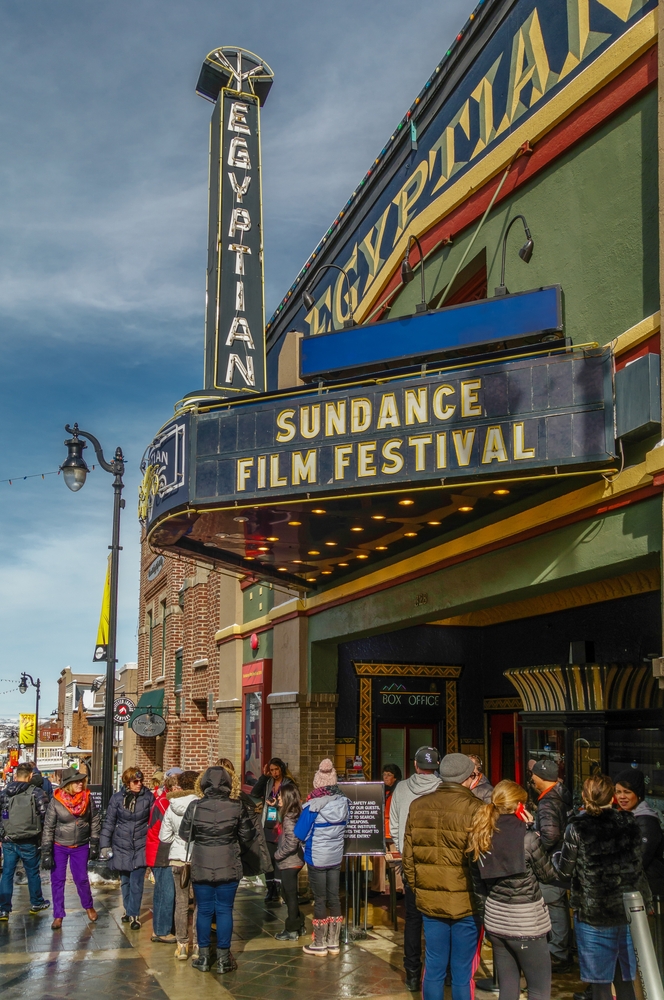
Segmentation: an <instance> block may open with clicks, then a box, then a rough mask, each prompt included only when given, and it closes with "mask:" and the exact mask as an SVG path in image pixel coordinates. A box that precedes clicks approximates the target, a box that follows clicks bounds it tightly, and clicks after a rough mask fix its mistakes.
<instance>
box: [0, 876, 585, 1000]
mask: <svg viewBox="0 0 664 1000" xmlns="http://www.w3.org/2000/svg"><path fill="white" fill-rule="evenodd" d="M44 889H45V895H46V897H47V898H49V897H50V893H49V887H48V885H47V884H46V880H44ZM263 894H264V890H263V888H262V887H261V886H260V885H256V886H246V887H245V886H242V887H241V888H240V890H239V892H238V896H237V901H236V906H235V927H234V941H233V953H234V954H235V956H236V958H237V961H238V969H237V971H236V972H233V973H231V974H229V975H225V976H223V977H218V976H216V975H214V974H212V973H208V974H205V975H204V974H202V973H200V972H197V971H196V970H195V969H192V968H191V964H190V962H178V961H176V959H175V957H174V950H175V949H174V946H173V945H167V944H157V943H152V942H151V941H150V937H151V934H152V914H151V909H150V904H151V897H152V885H151V884H150V882H149V881H146V883H145V894H144V897H143V912H142V914H141V921H142V927H141V930H140V931H132V930H130V929H129V926H128V925H127V924H122V923H121V922H120V917H121V916H122V912H123V911H122V905H121V899H120V892H119V889H118V888H117V887H116V886H105V885H101V886H95V887H93V895H94V898H95V907H96V909H97V911H98V913H99V920H98V921H97V922H96V923H95V924H91V923H89V922H88V920H87V917H86V914H85V912H84V911H82V910H81V909H80V904H79V901H78V897H77V895H76V891H75V889H74V886H73V885H72V884H68V885H67V893H66V906H67V911H68V915H67V917H66V918H65V920H64V922H63V927H62V930H61V931H52V930H51V920H52V919H53V915H52V912H51V910H50V909H49V910H46V911H44V912H42V913H40V914H38V915H35V916H31V915H30V914H29V913H28V907H29V899H28V893H27V888H26V887H24V886H18V887H17V888H16V890H15V893H14V911H13V912H12V914H11V916H10V919H9V922H8V923H5V922H2V923H0V996H1V997H2V1000H19V998H20V1000H25V998H30V1000H91V998H92V1000H102V998H103V1000H129V998H134V997H139V996H140V997H141V998H142V1000H192V997H195V998H196V1000H222V997H227V998H229V997H237V998H238V1000H243V998H246V1000H249V998H252V1000H253V998H256V1000H263V998H265V1000H268V998H269V1000H301V998H302V997H303V996H305V997H306V996H311V997H315V998H317V1000H318V998H320V1000H326V998H328V997H329V998H332V997H339V998H348V1000H350V998H355V997H372V998H374V1000H379V998H381V997H385V998H388V997H389V998H390V1000H407V998H412V997H414V996H415V998H417V996H418V995H417V994H415V995H414V994H412V993H409V992H407V991H406V989H405V985H404V974H403V969H402V963H401V948H402V941H403V934H402V929H403V922H402V920H401V918H400V919H399V921H398V923H399V928H400V930H398V931H394V929H393V927H392V925H391V923H390V921H389V918H388V904H387V898H386V897H376V898H375V899H374V900H373V903H372V904H370V907H369V923H370V924H373V928H372V930H370V931H369V933H368V935H367V937H366V939H364V940H358V941H354V942H352V943H349V944H348V945H342V949H341V954H340V955H339V956H338V957H337V958H331V957H328V958H326V959H324V960H323V959H320V958H313V957H309V956H307V955H304V954H303V952H302V944H303V943H304V942H305V941H306V938H300V942H299V943H298V944H295V943H294V942H287V941H286V942H280V941H275V940H274V935H275V934H277V933H279V932H280V931H281V930H283V926H284V925H283V920H284V918H285V916H286V908H285V907H283V906H281V907H276V908H270V909H268V908H266V907H265V905H264V903H263ZM302 910H303V912H304V913H305V914H306V915H307V925H308V926H309V927H310V926H311V921H310V918H311V906H303V907H302ZM490 976H491V950H490V948H486V949H485V953H484V954H483V961H482V965H481V966H480V969H479V971H478V974H477V979H481V978H484V977H490ZM578 989H580V984H579V980H578V976H577V975H576V974H574V973H572V974H571V975H570V976H565V977H560V976H557V977H554V989H553V992H552V997H553V1000H562V998H563V997H566V998H571V995H572V992H573V991H575V990H578ZM446 996H447V997H448V998H449V988H447V989H446ZM476 996H477V998H478V1000H490V997H491V994H489V993H485V992H484V991H482V990H479V989H478V990H477V991H476Z"/></svg>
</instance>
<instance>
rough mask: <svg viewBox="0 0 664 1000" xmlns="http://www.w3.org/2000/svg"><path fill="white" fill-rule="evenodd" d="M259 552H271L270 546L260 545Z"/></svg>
mask: <svg viewBox="0 0 664 1000" xmlns="http://www.w3.org/2000/svg"><path fill="white" fill-rule="evenodd" d="M258 551H259V552H269V551H270V546H269V545H259V546H258Z"/></svg>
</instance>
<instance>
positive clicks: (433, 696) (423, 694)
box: [380, 691, 440, 709]
mask: <svg viewBox="0 0 664 1000" xmlns="http://www.w3.org/2000/svg"><path fill="white" fill-rule="evenodd" d="M380 703H381V705H385V706H389V707H391V708H408V709H413V708H439V707H440V691H381V692H380Z"/></svg>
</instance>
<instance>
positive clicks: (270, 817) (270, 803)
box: [251, 757, 295, 906]
mask: <svg viewBox="0 0 664 1000" xmlns="http://www.w3.org/2000/svg"><path fill="white" fill-rule="evenodd" d="M288 785H295V779H294V778H293V776H292V774H290V772H289V770H288V764H286V763H285V762H284V761H283V760H281V758H280V757H273V758H272V760H271V761H270V762H269V763H268V764H266V765H265V767H264V768H263V773H262V775H261V776H260V778H259V779H258V781H257V782H256V784H255V785H254V787H253V788H252V789H251V797H252V799H262V800H263V831H264V833H265V840H266V843H267V849H268V851H269V852H270V858H271V860H272V865H273V868H274V870H273V871H271V872H268V873H267V874H266V876H265V885H266V886H267V892H266V893H265V902H266V903H270V904H272V905H274V906H277V905H278V904H279V903H280V902H281V877H280V875H279V869H278V865H277V862H276V861H275V860H274V855H275V853H276V850H277V842H278V840H279V829H278V827H279V793H280V792H281V789H282V788H284V787H286V786H288Z"/></svg>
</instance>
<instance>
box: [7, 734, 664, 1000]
mask: <svg viewBox="0 0 664 1000" xmlns="http://www.w3.org/2000/svg"><path fill="white" fill-rule="evenodd" d="M529 768H530V776H529V777H530V781H529V784H530V788H529V790H526V788H524V787H522V786H521V785H519V784H517V783H516V782H514V781H510V780H502V781H500V782H498V784H497V785H496V786H495V788H494V787H492V786H491V784H490V783H489V781H488V779H487V777H486V776H485V775H484V773H483V765H482V761H481V759H480V758H479V757H476V756H466V755H465V754H461V753H450V754H447V755H446V756H445V757H442V758H441V755H440V754H439V752H438V750H437V749H436V748H435V747H420V749H419V750H418V751H417V752H416V754H415V757H414V760H413V774H411V776H410V777H408V778H407V779H405V780H403V779H402V774H401V770H400V768H399V767H398V766H397V765H396V764H389V763H387V764H385V765H384V771H383V781H384V784H385V803H386V809H385V838H386V845H387V854H386V858H385V859H384V860H383V862H382V863H383V868H382V869H381V868H380V867H379V866H377V868H376V871H377V872H380V873H381V874H380V876H379V880H378V882H379V884H380V885H381V886H382V882H383V879H384V871H385V868H384V865H385V864H386V863H387V864H389V865H390V866H391V867H392V868H393V869H394V870H395V873H396V877H397V878H398V879H399V885H400V886H402V888H403V894H404V904H405V927H404V968H405V972H406V986H407V988H408V989H409V990H411V991H412V992H418V991H420V989H421V991H422V995H423V997H424V1000H442V998H443V995H444V986H445V981H446V977H447V975H448V974H449V975H451V984H452V997H453V1000H471V997H472V996H473V976H474V974H475V972H476V970H477V967H478V964H479V958H480V949H481V946H482V941H483V938H484V936H485V935H486V937H487V939H488V940H489V941H490V943H491V945H492V950H493V960H494V968H495V970H496V974H497V980H498V986H499V991H500V1000H518V997H519V993H520V980H521V976H522V975H523V976H524V977H525V980H526V983H527V988H528V995H529V997H530V1000H549V998H550V995H551V979H552V973H554V972H564V971H567V970H568V969H569V968H570V964H571V950H572V934H571V926H570V911H571V912H572V914H573V920H574V923H573V931H574V933H573V939H574V941H575V944H576V951H577V955H578V961H579V969H580V974H581V978H582V979H583V981H584V983H586V984H588V987H587V989H586V991H584V992H583V993H579V994H575V997H576V1000H611V996H612V985H613V989H614V991H615V994H616V997H617V1000H635V993H634V979H635V975H636V961H635V954H634V948H633V944H632V941H631V937H630V931H629V925H628V923H627V918H626V916H625V910H624V906H623V893H625V892H633V891H639V892H641V893H642V895H643V899H644V902H645V905H646V907H647V908H650V907H651V902H652V899H653V896H661V895H664V855H663V848H664V837H663V834H662V827H661V825H660V820H659V816H658V814H657V813H656V812H655V810H654V809H652V808H651V806H650V805H648V804H647V802H646V782H645V777H644V775H643V773H642V772H641V771H639V770H637V769H635V768H630V769H628V770H626V771H625V772H623V773H621V774H619V775H618V776H617V779H616V781H615V783H614V782H613V781H612V780H611V779H610V778H609V777H607V776H606V775H603V774H599V773H597V774H594V775H592V776H591V777H589V778H587V779H586V781H585V782H584V784H583V801H582V806H581V808H577V809H576V810H573V809H572V808H571V800H570V797H569V794H568V792H567V791H566V789H565V788H564V785H563V784H562V782H561V781H560V780H559V774H558V765H557V763H556V762H555V761H552V760H549V759H544V760H539V761H534V760H533V761H531V762H529ZM152 786H153V787H148V786H147V785H146V783H145V778H144V775H143V773H142V772H141V771H140V770H139V769H138V768H136V767H130V768H127V769H126V770H125V771H124V773H123V775H122V788H121V790H120V791H118V792H116V793H115V794H114V795H113V796H112V798H111V800H110V802H109V805H108V809H107V811H106V814H105V816H104V818H103V822H102V817H101V814H100V812H99V811H98V810H97V807H96V805H95V802H94V799H93V797H92V796H91V794H90V790H89V789H88V788H87V781H86V778H85V776H84V775H82V774H81V773H80V772H79V771H77V770H75V769H73V768H68V769H65V770H63V771H62V773H61V775H60V784H59V787H57V788H56V789H53V787H52V786H51V785H50V782H48V779H45V778H44V777H43V776H42V775H40V774H39V772H38V771H37V770H36V769H35V768H34V766H33V765H30V764H21V765H19V766H18V767H17V768H16V771H15V773H14V776H13V779H12V780H11V781H9V782H8V784H7V785H6V787H5V788H4V789H3V790H2V791H1V792H0V817H1V818H0V840H1V841H2V849H3V870H2V877H1V879H0V920H8V919H9V916H10V912H11V908H12V894H13V886H14V877H15V873H16V870H17V867H18V866H19V865H21V864H22V865H23V867H24V869H25V874H26V877H27V884H28V889H29V894H30V912H31V913H34V914H37V913H39V912H41V911H42V910H45V909H47V908H48V907H49V905H50V904H49V902H48V901H47V900H46V899H45V898H44V895H43V892H42V883H41V877H40V872H39V869H40V865H41V868H42V869H43V870H45V871H48V872H49V873H50V880H51V890H52V903H53V923H52V925H51V926H52V929H53V930H54V931H57V930H60V928H61V927H62V923H63V920H64V918H65V916H66V913H65V905H64V904H65V881H66V877H67V870H68V868H69V870H70V871H71V876H72V879H73V881H74V884H75V886H76V889H77V892H78V896H79V899H80V902H81V906H82V907H83V909H84V910H85V911H86V913H87V916H88V919H89V920H91V921H95V920H96V919H97V913H96V911H95V908H94V904H93V898H92V893H91V890H90V882H89V878H88V862H89V861H90V860H95V859H97V858H99V859H100V861H102V862H103V863H104V864H105V865H107V866H108V867H109V868H110V869H111V870H112V871H114V872H115V873H116V874H117V876H118V878H119V880H120V885H121V892H122V903H123V915H122V918H121V919H122V920H123V921H125V922H126V923H128V924H129V927H130V929H131V930H138V929H139V928H140V926H141V919H140V917H141V909H142V897H143V889H144V884H145V877H146V872H147V870H148V869H149V870H150V872H151V876H152V880H153V882H154V892H153V901H152V941H153V942H155V943H159V944H161V943H163V944H173V945H175V951H174V954H175V957H176V958H177V959H178V960H180V961H186V960H188V959H189V958H190V957H191V964H192V966H193V968H195V969H197V970H199V971H201V972H207V971H209V970H211V969H214V970H215V971H216V972H217V973H218V974H220V975H223V974H225V973H228V972H232V971H233V970H234V969H236V968H237V962H236V960H235V958H234V956H233V954H232V951H231V938H232V933H233V906H234V902H235V897H236V893H237V890H238V886H239V884H240V881H241V879H242V878H243V877H245V876H248V877H251V876H256V875H262V876H264V877H265V882H266V895H265V904H266V906H269V907H273V906H278V905H280V904H281V902H282V901H283V902H284V903H285V904H286V908H287V916H286V919H285V921H284V928H283V930H282V931H280V932H279V933H277V934H276V935H275V937H276V939H277V940H279V941H292V942H297V941H298V939H299V938H300V937H301V936H302V935H304V933H305V920H304V917H303V914H302V912H301V910H300V903H299V895H300V885H299V883H300V872H301V871H302V869H303V868H304V866H305V865H306V868H307V878H308V885H309V890H310V892H311V893H312V894H313V902H314V905H313V918H312V934H311V939H310V940H309V941H307V942H305V943H304V945H303V951H304V953H305V954H307V955H311V956H314V957H319V958H321V957H326V956H335V955H338V954H339V951H340V940H341V930H342V924H343V921H344V918H343V916H342V908H341V900H340V873H341V870H342V864H343V856H344V838H345V834H346V827H347V824H348V821H349V817H350V803H349V800H348V799H347V798H346V796H345V795H344V794H343V793H342V791H341V789H340V788H339V785H338V782H337V774H336V771H335V769H334V765H333V763H332V761H331V760H329V759H325V760H323V761H321V763H320V765H319V767H318V770H317V771H316V774H315V776H314V779H313V788H312V789H311V790H310V791H309V793H308V794H307V795H306V797H304V800H303V798H302V797H301V793H300V789H299V787H298V783H297V781H296V780H295V778H294V777H293V775H292V774H291V773H290V772H289V770H288V766H287V764H286V763H285V762H284V761H283V760H281V759H279V758H276V757H275V758H273V759H272V760H271V761H270V762H269V764H267V765H266V767H265V769H264V774H263V775H262V777H261V778H260V779H259V780H258V781H257V782H256V784H255V785H254V786H253V788H252V790H251V792H252V794H251V795H248V794H246V793H245V792H243V791H242V789H241V787H240V779H239V776H238V774H237V773H236V771H235V768H234V766H233V763H232V761H230V760H228V758H220V759H219V760H218V761H217V763H216V765H214V766H212V767H208V768H206V769H205V770H204V771H202V772H197V771H192V770H188V771H186V770H183V769H182V768H180V767H173V768H171V769H170V770H168V771H166V773H165V774H162V773H160V772H159V773H157V774H156V775H155V776H153V781H152ZM378 891H382V888H381V889H379V890H378ZM192 904H193V906H192ZM192 910H193V913H192ZM423 943H424V956H423V954H422V951H423V947H422V945H423Z"/></svg>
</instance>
